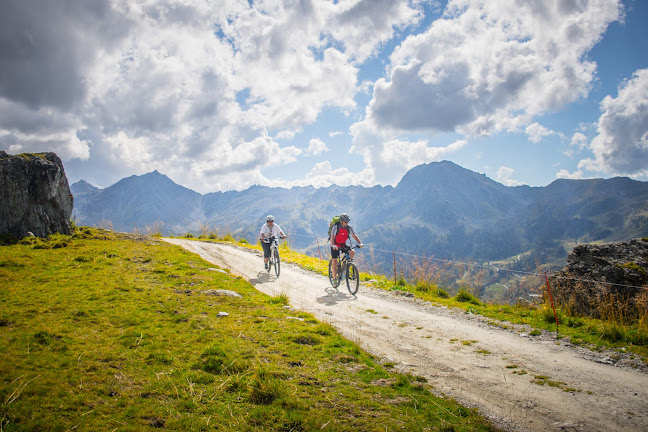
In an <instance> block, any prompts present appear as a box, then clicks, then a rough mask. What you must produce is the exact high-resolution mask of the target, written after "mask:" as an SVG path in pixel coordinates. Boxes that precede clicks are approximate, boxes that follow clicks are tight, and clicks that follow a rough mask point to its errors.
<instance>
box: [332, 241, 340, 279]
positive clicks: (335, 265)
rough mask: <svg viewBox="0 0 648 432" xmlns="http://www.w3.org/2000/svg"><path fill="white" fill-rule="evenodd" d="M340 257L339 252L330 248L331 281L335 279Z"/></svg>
mask: <svg viewBox="0 0 648 432" xmlns="http://www.w3.org/2000/svg"><path fill="white" fill-rule="evenodd" d="M339 257H340V250H339V249H333V248H331V260H332V261H333V265H332V268H331V273H332V274H333V279H337V276H338V275H337V268H338V259H339Z"/></svg>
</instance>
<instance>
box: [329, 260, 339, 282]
mask: <svg viewBox="0 0 648 432" xmlns="http://www.w3.org/2000/svg"><path fill="white" fill-rule="evenodd" d="M332 269H333V260H332V259H331V260H329V273H328V276H329V281H330V282H331V286H332V287H333V288H337V287H338V286H340V267H339V266H338V274H337V275H338V277H337V279H333V272H331V270H332Z"/></svg>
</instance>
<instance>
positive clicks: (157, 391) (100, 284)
mask: <svg viewBox="0 0 648 432" xmlns="http://www.w3.org/2000/svg"><path fill="white" fill-rule="evenodd" d="M282 256H283V257H284V258H286V259H288V258H290V252H287V251H285V250H282ZM295 259H297V258H295ZM304 265H307V264H304ZM286 302H287V299H286V298H285V296H278V297H274V298H272V297H268V296H266V295H264V294H262V293H260V292H258V291H256V290H255V289H254V288H253V287H252V286H251V285H250V284H249V283H247V282H246V281H244V280H242V279H241V278H238V277H234V276H231V275H230V274H228V273H226V272H224V271H221V270H219V269H216V268H214V266H213V265H212V264H210V263H208V262H206V261H203V260H202V259H200V258H199V257H197V256H196V255H194V254H190V253H188V252H186V251H184V250H183V249H182V248H180V247H177V246H172V245H169V244H166V243H164V242H160V241H157V240H156V239H155V238H153V237H144V236H138V235H126V234H115V233H111V232H109V231H105V230H101V229H94V228H92V229H91V228H85V227H81V228H78V229H77V232H76V234H75V235H73V236H70V237H68V236H61V235H56V236H52V237H50V238H49V239H46V240H40V239H25V240H23V242H21V243H18V244H13V245H3V246H0V430H1V431H3V432H4V431H72V430H76V431H103V430H106V431H141V430H154V429H158V430H175V431H208V430H209V431H211V430H219V431H310V430H324V431H327V430H329V431H360V430H362V431H385V430H387V431H395V430H407V431H426V430H441V431H482V430H494V428H493V427H492V426H491V425H490V424H489V423H488V422H487V421H486V420H485V419H484V418H482V417H480V416H479V415H478V414H477V413H476V412H475V411H474V410H471V409H467V408H465V407H462V406H460V405H459V404H457V403H455V402H454V401H452V400H448V399H445V398H441V397H437V396H434V395H433V393H432V392H430V388H429V384H428V383H426V382H425V379H423V378H422V377H416V376H411V375H404V374H399V373H397V372H396V371H394V370H393V369H392V368H391V366H392V365H390V364H386V365H381V364H380V362H379V361H378V359H376V358H373V357H372V356H370V355H369V354H367V353H365V352H364V351H362V350H361V349H360V348H359V347H358V346H357V345H356V344H355V343H352V342H350V341H348V340H346V339H344V338H343V337H341V336H340V335H339V334H338V333H337V332H336V331H335V329H333V328H332V327H331V326H329V325H327V324H324V323H321V322H318V321H317V320H316V319H314V317H313V316H312V315H310V314H306V313H302V312H299V311H295V310H292V309H291V308H290V307H288V306H287V304H286Z"/></svg>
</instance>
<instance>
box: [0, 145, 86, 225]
mask: <svg viewBox="0 0 648 432" xmlns="http://www.w3.org/2000/svg"><path fill="white" fill-rule="evenodd" d="M72 207H73V198H72V194H71V193H70V187H69V185H68V181H67V177H66V176H65V171H64V169H63V163H62V162H61V159H59V157H58V156H57V155H56V154H54V153H29V154H20V155H16V156H12V155H9V154H7V153H6V152H4V151H0V235H3V234H10V235H13V236H16V237H18V238H23V237H25V236H27V235H28V233H29V232H31V233H33V234H34V235H35V236H36V237H47V236H48V235H49V234H53V233H62V234H70V216H71V215H72Z"/></svg>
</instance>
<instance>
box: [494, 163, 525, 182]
mask: <svg viewBox="0 0 648 432" xmlns="http://www.w3.org/2000/svg"><path fill="white" fill-rule="evenodd" d="M514 172H515V170H514V169H512V168H508V167H504V166H503V167H500V168H499V169H498V170H497V181H498V182H500V183H502V184H503V185H505V186H521V185H523V184H524V183H522V182H519V181H517V180H514V179H512V178H511V176H512V175H513V173H514Z"/></svg>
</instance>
